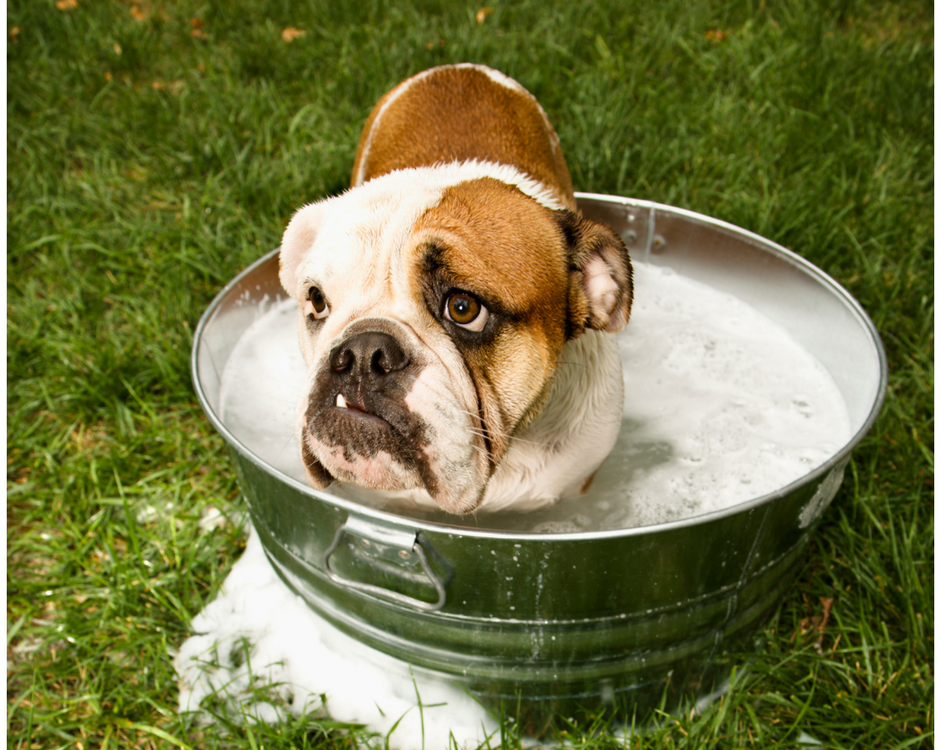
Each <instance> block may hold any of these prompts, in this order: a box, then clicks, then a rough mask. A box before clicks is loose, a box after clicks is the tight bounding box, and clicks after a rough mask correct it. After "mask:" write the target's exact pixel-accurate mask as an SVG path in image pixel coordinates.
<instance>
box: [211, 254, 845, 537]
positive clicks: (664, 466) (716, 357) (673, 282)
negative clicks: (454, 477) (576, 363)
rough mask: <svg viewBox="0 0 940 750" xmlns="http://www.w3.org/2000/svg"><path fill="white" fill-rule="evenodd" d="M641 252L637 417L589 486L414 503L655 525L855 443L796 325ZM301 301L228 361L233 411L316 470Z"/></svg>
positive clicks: (270, 456) (259, 325) (523, 527)
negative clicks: (532, 496)
mask: <svg viewBox="0 0 940 750" xmlns="http://www.w3.org/2000/svg"><path fill="white" fill-rule="evenodd" d="M634 265H635V268H634V277H635V288H636V296H635V300H634V304H633V312H632V315H631V320H630V324H629V325H628V326H627V327H626V328H625V329H624V330H623V331H622V332H621V333H619V334H617V335H618V343H619V345H620V352H621V357H622V360H623V365H624V381H625V384H626V400H625V408H624V416H623V426H622V428H621V433H620V437H619V439H618V442H617V445H616V447H615V448H614V451H613V453H612V454H611V456H610V457H609V458H608V459H607V461H606V462H605V464H604V465H603V466H602V467H601V470H600V471H599V472H598V474H597V477H596V478H595V481H594V482H593V484H592V486H591V489H590V490H589V492H588V493H587V494H586V495H584V496H582V497H578V498H572V499H570V500H563V501H561V502H559V503H557V504H556V505H554V506H552V507H550V508H547V509H543V510H537V511H533V512H530V513H511V512H510V513H497V514H487V513H485V512H481V513H479V514H475V515H473V516H469V517H465V518H459V517H456V516H449V515H446V514H443V513H440V514H435V513H415V514H413V515H415V516H416V517H418V518H421V519H424V520H431V521H435V522H440V523H448V524H452V525H459V526H471V527H482V528H491V529H506V530H512V531H533V532H548V533H551V532H554V533H560V532H581V531H595V530H608V529H620V528H630V527H634V526H648V525H653V524H657V523H663V522H668V521H676V520H680V519H683V518H690V517H694V516H699V515H702V514H705V513H710V512H713V511H717V510H722V509H725V508H730V507H732V506H734V505H737V504H739V503H743V502H746V501H748V500H750V499H753V498H757V497H761V496H762V495H766V494H768V493H771V492H775V491H777V490H779V489H781V488H783V487H786V486H787V485H789V484H791V483H793V482H795V481H797V480H799V479H800V478H801V477H803V476H804V475H805V474H807V473H808V472H810V471H812V470H813V469H814V468H816V467H818V466H820V465H821V464H823V463H824V462H825V461H826V460H827V459H828V458H830V457H831V456H832V455H834V454H835V453H836V452H837V451H838V450H839V449H840V448H841V447H842V446H843V445H845V443H846V441H847V440H848V439H849V437H850V436H851V431H850V427H849V418H848V413H847V410H846V407H845V402H844V400H843V398H842V395H841V393H840V392H839V389H838V387H837V386H836V384H835V382H834V381H833V380H832V378H831V376H830V375H829V373H828V372H827V371H826V369H825V368H824V367H823V366H822V365H821V364H820V363H819V362H818V361H817V360H816V359H815V358H814V357H813V356H812V355H811V354H810V353H809V352H807V351H806V350H805V349H804V348H803V347H802V346H801V345H800V344H799V343H798V342H796V341H795V340H794V339H793V337H792V336H790V335H789V334H788V333H787V331H786V330H784V329H783V328H782V327H781V326H779V325H778V324H776V323H774V322H772V321H771V320H769V319H768V318H767V317H765V316H764V315H762V314H760V313H759V312H758V311H756V310H755V309H754V308H753V307H751V306H750V305H747V304H745V303H744V302H742V301H741V300H739V299H737V298H736V297H733V296H732V295H729V294H726V293H723V292H720V291H717V290H715V289H713V288H711V287H708V286H706V285H704V284H702V283H700V282H697V281H694V280H692V279H689V278H685V277H682V276H680V275H678V274H676V273H675V272H673V271H672V270H671V269H668V268H660V267H655V266H650V265H648V264H643V263H635V264H634ZM296 314H297V313H296V303H295V302H294V301H293V300H284V301H282V302H280V303H276V304H274V305H272V306H271V307H270V309H269V310H268V311H266V312H265V313H263V314H262V315H261V316H260V317H259V319H258V320H257V321H256V322H255V323H254V324H253V325H252V326H251V327H250V328H249V329H248V330H247V331H246V332H245V334H244V335H243V336H242V338H241V339H240V340H239V342H238V344H237V345H236V347H235V349H234V351H233V352H232V355H231V357H230V358H229V360H228V362H227V364H226V367H225V370H224V373H223V377H222V386H221V396H220V404H221V408H220V412H221V413H220V416H221V418H222V420H223V421H224V423H225V424H226V426H227V427H228V428H229V430H231V432H232V433H233V434H234V435H235V436H236V437H237V438H238V439H239V440H240V441H241V442H242V443H243V444H244V445H245V446H246V447H247V448H249V449H250V450H251V451H253V452H254V453H256V454H257V455H258V456H259V457H261V458H262V459H263V460H264V461H266V462H268V463H269V464H270V465H272V466H273V467H275V468H277V469H279V470H280V471H282V472H284V473H285V474H287V475H288V476H291V477H293V478H295V479H297V480H298V481H300V482H304V483H305V481H306V480H305V478H304V472H303V467H302V465H301V463H300V458H299V449H298V446H297V438H296V435H295V419H296V412H297V398H298V395H299V394H300V393H301V392H302V391H303V390H304V388H303V384H304V379H305V377H306V372H305V368H304V364H303V360H302V358H301V356H300V351H299V348H298V345H297V340H296V336H297V334H296ZM329 492H331V493H334V494H337V495H341V496H342V495H343V494H344V491H343V489H342V488H334V487H331V488H330V490H329ZM346 496H347V497H350V498H352V499H355V493H354V492H351V493H347V494H346ZM404 515H408V514H404Z"/></svg>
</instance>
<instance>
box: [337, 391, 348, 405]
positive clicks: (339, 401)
mask: <svg viewBox="0 0 940 750" xmlns="http://www.w3.org/2000/svg"><path fill="white" fill-rule="evenodd" d="M336 405H337V406H338V407H339V408H340V409H345V408H346V399H344V398H343V394H342V393H337V394H336Z"/></svg>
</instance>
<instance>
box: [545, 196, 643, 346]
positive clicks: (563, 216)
mask: <svg viewBox="0 0 940 750" xmlns="http://www.w3.org/2000/svg"><path fill="white" fill-rule="evenodd" d="M556 218H557V220H558V223H559V226H560V227H561V231H562V233H563V234H564V236H565V241H566V242H567V244H568V334H569V338H574V337H575V336H578V335H580V334H581V333H583V332H584V330H585V329H586V328H593V329H595V330H598V331H607V332H608V333H615V332H616V331H619V330H620V329H621V328H623V327H624V326H625V325H626V324H627V321H628V320H630V308H631V306H632V304H633V266H632V265H631V264H630V254H629V253H628V252H627V248H626V246H624V244H623V240H621V239H620V237H619V236H618V235H617V234H616V233H615V232H614V231H613V230H612V229H611V228H610V227H608V226H607V225H606V224H599V223H597V222H595V221H591V220H589V219H585V218H584V217H582V216H580V215H579V214H576V213H574V212H573V211H566V210H562V211H558V212H557V213H556Z"/></svg>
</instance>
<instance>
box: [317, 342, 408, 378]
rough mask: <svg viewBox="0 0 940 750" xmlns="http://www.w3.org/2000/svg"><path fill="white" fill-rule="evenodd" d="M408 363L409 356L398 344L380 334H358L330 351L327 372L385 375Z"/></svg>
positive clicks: (373, 375)
mask: <svg viewBox="0 0 940 750" xmlns="http://www.w3.org/2000/svg"><path fill="white" fill-rule="evenodd" d="M408 362H409V359H408V355H407V354H406V353H405V351H404V349H402V348H401V346H400V345H399V343H398V341H396V340H395V338H394V337H392V336H389V335H388V334H387V333H382V332H381V331H363V332H362V333H357V334H356V335H355V336H353V337H352V338H349V339H347V340H346V341H344V342H343V343H342V344H340V345H339V346H337V347H336V348H335V349H333V351H332V352H330V369H331V370H333V372H335V373H337V374H341V373H351V372H357V373H359V375H360V376H364V377H370V376H371V377H375V376H376V375H380V376H381V375H388V374H389V373H392V372H396V371H398V370H403V369H404V368H405V367H407V366H408Z"/></svg>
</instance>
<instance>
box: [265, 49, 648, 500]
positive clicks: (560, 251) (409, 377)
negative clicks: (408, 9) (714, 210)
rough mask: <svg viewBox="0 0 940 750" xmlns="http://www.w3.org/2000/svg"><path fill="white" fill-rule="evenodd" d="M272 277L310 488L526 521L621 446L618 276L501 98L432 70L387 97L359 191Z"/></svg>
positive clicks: (609, 250)
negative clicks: (290, 349)
mask: <svg viewBox="0 0 940 750" xmlns="http://www.w3.org/2000/svg"><path fill="white" fill-rule="evenodd" d="M280 263H281V271H280V277H281V282H282V284H283V285H284V288H285V289H286V290H287V292H288V293H289V294H290V295H291V296H293V297H294V298H295V299H297V301H298V302H299V306H300V313H299V315H300V320H299V333H300V346H301V349H302V352H303V356H304V360H305V362H306V365H307V369H308V377H307V382H306V388H305V391H304V393H303V396H302V400H301V403H300V407H299V413H298V430H299V435H300V444H301V453H302V456H303V461H304V465H305V468H306V472H307V475H308V478H309V481H310V483H311V484H312V485H313V486H314V487H317V488H325V487H327V486H328V485H330V483H331V482H333V481H335V480H338V481H340V482H346V483H354V484H356V485H359V486H360V487H365V488H368V489H371V490H376V491H377V492H376V493H375V495H374V497H375V498H376V500H375V501H376V502H377V503H381V504H388V503H391V504H392V505H393V506H397V507H407V505H408V504H414V505H417V506H419V507H426V508H437V507H440V508H443V509H444V510H445V511H447V512H450V513H468V512H470V511H474V510H476V509H483V510H498V509H503V508H512V509H515V510H525V509H532V508H536V507H539V506H541V505H545V504H547V503H550V502H553V501H555V500H557V499H558V498H559V497H563V496H572V495H576V494H578V493H579V492H581V491H582V490H583V489H585V488H586V486H587V485H588V484H589V483H590V481H591V479H592V477H593V475H594V473H595V472H596V471H597V469H598V468H599V466H600V465H601V463H602V462H603V461H604V459H605V458H606V457H607V455H608V453H609V452H610V450H611V448H612V447H613V444H614V441H615V440H616V437H617V433H618V431H619V427H620V420H621V413H622V409H623V379H622V373H621V364H620V357H619V354H618V351H617V346H616V342H615V340H614V337H613V336H611V333H613V332H615V331H617V330H619V329H620V328H622V327H623V326H624V325H625V324H626V323H627V321H628V319H629V316H630V305H631V301H632V294H633V289H632V272H631V266H630V259H629V256H628V254H627V250H626V248H625V247H624V245H623V243H622V241H621V240H620V238H619V237H617V236H616V235H615V234H614V233H613V231H611V230H610V228H608V227H607V226H604V225H602V224H597V223H595V222H592V221H588V220H586V219H584V218H582V217H581V216H580V214H579V213H578V211H577V205H576V203H575V199H574V193H573V190H572V186H571V178H570V177H569V173H568V168H567V166H566V164H565V160H564V156H563V155H562V152H561V148H560V146H559V143H558V137H557V136H556V134H555V131H554V129H553V128H552V126H551V124H550V123H549V121H548V118H547V116H546V115H545V113H544V111H543V110H542V108H541V107H540V106H539V104H538V102H537V101H536V100H535V98H534V97H532V95H531V94H529V93H528V92H527V91H526V90H525V89H524V88H522V86H520V85H519V84H518V83H516V82H515V81H513V80H512V79H510V78H507V77H506V76H504V75H502V74H501V73H498V72H496V71H494V70H491V69H489V68H485V67H482V66H478V65H469V64H464V65H453V66H443V67H439V68H433V69H431V70H428V71H425V72H423V73H420V74H418V75H416V76H414V77H412V78H409V79H408V80H406V81H404V82H403V83H401V84H399V85H398V86H397V87H395V88H394V89H392V90H391V91H390V92H388V93H387V94H386V95H385V96H384V97H383V98H382V99H381V100H380V101H379V103H378V104H377V105H376V107H375V109H374V110H373V111H372V114H371V115H370V116H369V119H368V121H367V122H366V125H365V128H364V130H363V133H362V137H361V140H360V142H359V150H358V153H357V155H356V161H355V165H354V167H353V178H352V183H351V188H350V189H349V190H348V191H346V192H345V193H343V194H342V195H339V196H336V197H333V198H329V199H326V200H323V201H320V202H317V203H313V204H311V205H308V206H305V207H304V208H302V209H300V211H298V212H297V213H296V215H295V216H294V217H293V219H292V220H291V222H290V224H289V226H288V227H287V230H286V232H285V233H284V239H283V243H282V246H281V260H280Z"/></svg>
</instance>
